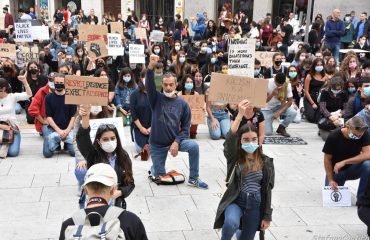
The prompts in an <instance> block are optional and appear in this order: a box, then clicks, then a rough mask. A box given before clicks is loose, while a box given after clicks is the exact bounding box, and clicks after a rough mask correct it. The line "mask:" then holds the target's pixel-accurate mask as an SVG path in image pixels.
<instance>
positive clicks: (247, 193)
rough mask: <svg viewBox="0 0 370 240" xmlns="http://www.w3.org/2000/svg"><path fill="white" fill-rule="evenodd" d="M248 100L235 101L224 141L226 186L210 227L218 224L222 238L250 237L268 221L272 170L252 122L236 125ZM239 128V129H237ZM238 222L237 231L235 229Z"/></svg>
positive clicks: (239, 121)
mask: <svg viewBox="0 0 370 240" xmlns="http://www.w3.org/2000/svg"><path fill="white" fill-rule="evenodd" d="M250 107H251V106H250V103H249V101H248V100H243V101H241V102H240V103H239V105H238V112H239V113H238V115H237V117H236V118H235V121H234V122H233V124H232V127H231V130H230V132H229V134H228V135H227V138H226V141H225V143H224V147H225V148H224V155H225V157H226V160H227V176H226V179H227V180H226V182H227V189H226V192H225V194H224V195H223V197H222V199H221V201H220V204H219V206H218V209H217V213H216V220H215V223H214V228H215V229H218V228H222V235H221V239H222V240H229V239H231V238H232V237H233V235H234V234H235V233H237V239H243V240H252V239H254V235H255V234H256V231H260V233H261V234H263V233H264V230H266V229H267V228H268V227H269V226H270V222H271V215H272V209H271V190H272V188H273V187H274V179H275V170H274V164H273V161H272V159H271V158H269V157H268V156H266V155H264V154H263V152H262V148H261V147H260V144H261V143H260V142H259V134H258V131H257V129H256V128H255V127H254V126H253V125H248V124H246V125H244V126H242V127H241V128H240V129H239V125H240V123H241V121H242V119H243V115H244V112H245V111H246V110H247V109H248V108H250ZM238 129H239V130H238ZM240 223H242V228H241V232H240V231H239V232H238V231H237V230H238V229H239V225H240Z"/></svg>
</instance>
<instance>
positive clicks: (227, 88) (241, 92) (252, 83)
mask: <svg viewBox="0 0 370 240" xmlns="http://www.w3.org/2000/svg"><path fill="white" fill-rule="evenodd" d="M267 86H268V80H265V79H254V78H250V77H240V76H232V75H226V74H221V73H212V75H211V84H210V88H209V96H208V98H209V101H211V102H225V103H235V104H238V103H239V102H240V101H241V100H243V99H248V100H249V101H250V102H251V103H252V105H253V106H254V107H265V105H266V97H267Z"/></svg>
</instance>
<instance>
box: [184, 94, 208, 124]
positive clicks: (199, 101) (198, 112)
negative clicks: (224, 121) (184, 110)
mask: <svg viewBox="0 0 370 240" xmlns="http://www.w3.org/2000/svg"><path fill="white" fill-rule="evenodd" d="M181 98H182V99H184V101H185V102H187V103H188V105H189V107H190V110H191V124H193V125H197V124H206V113H205V111H204V105H205V98H204V95H181Z"/></svg>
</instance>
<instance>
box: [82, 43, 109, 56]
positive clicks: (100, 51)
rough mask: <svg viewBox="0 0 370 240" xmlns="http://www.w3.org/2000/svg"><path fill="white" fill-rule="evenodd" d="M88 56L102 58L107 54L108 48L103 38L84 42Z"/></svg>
mask: <svg viewBox="0 0 370 240" xmlns="http://www.w3.org/2000/svg"><path fill="white" fill-rule="evenodd" d="M86 49H87V51H88V56H89V57H91V58H103V57H107V56H108V48H107V45H106V44H105V42H104V40H103V39H100V40H96V41H91V42H86Z"/></svg>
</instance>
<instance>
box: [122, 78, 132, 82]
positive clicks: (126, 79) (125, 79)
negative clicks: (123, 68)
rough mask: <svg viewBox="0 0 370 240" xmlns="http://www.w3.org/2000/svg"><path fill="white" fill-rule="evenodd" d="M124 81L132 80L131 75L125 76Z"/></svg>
mask: <svg viewBox="0 0 370 240" xmlns="http://www.w3.org/2000/svg"><path fill="white" fill-rule="evenodd" d="M123 81H125V82H127V83H128V82H129V81H131V77H123Z"/></svg>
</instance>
